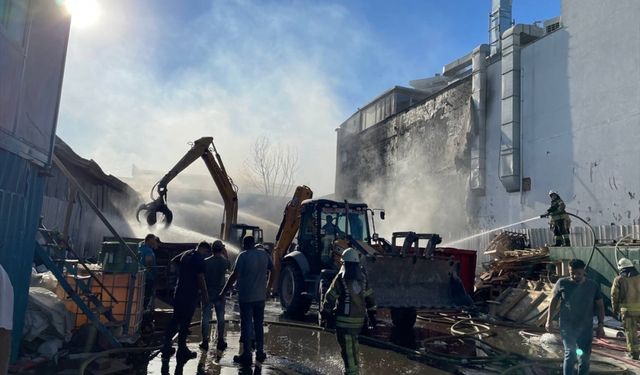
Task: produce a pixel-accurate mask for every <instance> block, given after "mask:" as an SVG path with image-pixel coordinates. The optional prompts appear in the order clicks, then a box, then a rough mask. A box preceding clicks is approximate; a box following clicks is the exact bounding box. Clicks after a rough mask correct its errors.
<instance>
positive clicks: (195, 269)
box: [162, 241, 211, 360]
mask: <svg viewBox="0 0 640 375" xmlns="http://www.w3.org/2000/svg"><path fill="white" fill-rule="evenodd" d="M210 252H211V245H209V243H208V242H206V241H202V242H200V243H199V244H198V247H197V248H195V249H192V250H187V251H185V252H183V253H181V254H178V255H177V256H176V257H174V258H173V259H172V260H171V262H174V263H177V264H178V267H179V275H178V283H177V284H176V289H175V292H174V295H173V316H172V317H171V321H169V324H168V326H167V329H166V330H165V336H164V347H163V348H162V358H163V359H165V360H168V359H169V358H170V357H171V355H172V354H173V353H174V352H175V350H174V349H173V348H172V344H171V341H172V340H173V335H175V334H176V332H178V353H177V356H178V359H183V360H184V359H190V358H195V357H196V356H197V354H196V353H195V352H192V351H190V350H189V348H187V336H188V335H189V325H190V324H191V318H192V317H193V313H194V312H195V310H196V306H197V303H198V290H199V291H200V295H201V297H202V303H203V304H204V305H207V304H209V293H208V292H207V284H206V281H205V278H204V273H205V269H206V267H205V263H204V257H205V256H207V255H208V254H209V253H210Z"/></svg>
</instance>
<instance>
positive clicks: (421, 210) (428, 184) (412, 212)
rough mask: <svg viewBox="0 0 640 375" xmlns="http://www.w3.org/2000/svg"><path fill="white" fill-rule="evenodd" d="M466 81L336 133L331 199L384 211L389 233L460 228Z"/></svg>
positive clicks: (465, 196) (463, 221)
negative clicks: (374, 121)
mask: <svg viewBox="0 0 640 375" xmlns="http://www.w3.org/2000/svg"><path fill="white" fill-rule="evenodd" d="M470 98H471V79H470V77H467V78H465V79H463V80H461V81H459V82H458V83H455V84H453V85H451V86H449V88H447V89H446V90H444V91H442V92H440V93H438V94H436V95H434V96H432V97H431V98H429V99H427V100H426V101H423V102H422V103H419V104H417V105H415V106H413V107H411V108H409V109H407V110H405V111H403V112H401V113H399V114H396V115H394V116H391V117H389V118H388V119H386V120H384V121H382V122H380V123H378V124H377V125H374V126H372V127H370V128H368V129H366V130H364V131H362V132H352V133H349V132H348V128H347V127H341V128H340V129H339V130H338V148H337V152H338V154H337V168H336V171H337V173H336V196H337V198H338V199H342V198H348V199H354V200H358V201H363V202H366V203H367V204H369V206H370V207H381V208H385V209H386V211H387V217H388V220H387V221H385V222H380V223H378V224H377V226H378V229H379V230H380V231H381V232H382V233H383V234H385V235H389V234H390V233H391V232H392V231H398V230H414V231H421V232H427V231H429V232H441V233H444V232H448V231H451V230H454V228H457V227H460V226H466V225H467V217H468V215H467V211H468V209H469V207H468V206H469V204H470V201H469V198H470V194H469V188H468V186H469V181H468V179H469V172H470V157H469V144H468V143H469V130H470V126H471V123H470V109H471V105H470Z"/></svg>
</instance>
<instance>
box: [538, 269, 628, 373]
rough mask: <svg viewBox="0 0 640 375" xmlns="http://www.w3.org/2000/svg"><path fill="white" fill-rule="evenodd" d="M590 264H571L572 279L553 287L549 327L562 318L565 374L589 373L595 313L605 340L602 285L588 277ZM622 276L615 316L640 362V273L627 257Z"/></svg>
mask: <svg viewBox="0 0 640 375" xmlns="http://www.w3.org/2000/svg"><path fill="white" fill-rule="evenodd" d="M585 268H586V264H585V263H584V262H583V261H582V260H580V259H573V260H571V261H570V262H569V277H563V278H560V279H559V280H558V281H557V282H556V284H555V285H554V287H553V292H552V300H551V303H550V304H549V309H548V312H547V321H546V325H545V327H546V328H547V330H549V331H552V330H553V326H552V320H553V319H554V317H555V316H556V315H559V323H560V336H561V337H562V343H563V346H564V361H563V374H564V375H570V374H573V373H574V366H575V364H576V362H578V374H580V375H583V374H588V373H589V359H590V357H591V343H592V340H593V333H594V329H593V313H594V311H595V313H596V317H597V326H596V329H595V334H596V337H598V338H602V337H604V302H603V297H602V292H601V291H600V286H599V285H598V284H597V283H596V282H595V281H593V280H591V279H588V278H586V277H585ZM618 270H619V275H618V276H617V277H616V278H615V279H614V280H613V283H612V286H611V307H612V311H613V314H614V315H615V316H617V317H618V318H619V319H620V320H621V321H622V323H623V327H624V332H625V337H626V341H627V351H628V356H629V357H630V358H631V359H634V360H638V359H639V356H640V340H639V339H638V327H637V326H638V322H639V321H640V273H638V270H637V269H636V267H635V265H634V264H633V262H632V261H631V260H629V259H627V258H621V259H620V260H619V261H618Z"/></svg>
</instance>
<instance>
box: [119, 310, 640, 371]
mask: <svg viewBox="0 0 640 375" xmlns="http://www.w3.org/2000/svg"><path fill="white" fill-rule="evenodd" d="M197 315H198V312H197V313H196V316H195V317H194V319H193V320H194V321H197V320H199V316H197ZM238 315H239V314H238V308H237V304H234V303H228V304H227V314H226V318H227V320H229V322H228V323H227V325H226V327H227V330H226V333H225V339H226V341H227V343H228V345H229V347H228V348H227V350H226V351H225V352H223V353H217V352H216V350H215V348H211V349H210V350H209V351H202V350H200V349H199V348H198V344H199V343H200V341H201V336H200V327H199V326H194V327H192V330H191V335H190V337H189V340H188V341H189V344H188V345H189V348H190V349H191V350H192V351H195V352H196V353H197V354H198V357H197V358H195V359H192V360H190V361H187V362H186V363H177V362H176V358H175V356H174V357H172V358H171V360H170V361H169V362H168V363H163V361H162V360H161V358H160V356H159V355H158V356H155V357H153V358H152V359H151V360H147V359H146V358H147V357H145V359H144V360H142V361H138V362H137V363H136V364H135V366H134V369H135V371H133V373H135V374H145V373H148V374H310V375H316V374H327V375H331V374H342V372H343V364H342V358H341V356H340V348H339V346H338V344H337V341H336V339H335V336H334V335H333V334H332V333H329V332H324V331H321V330H318V329H310V328H305V327H299V326H288V325H287V324H289V323H293V324H302V325H304V324H314V325H315V319H316V318H315V314H313V313H309V314H308V315H307V316H306V317H305V319H304V320H303V321H290V320H287V319H284V318H283V317H282V316H281V309H280V306H279V304H278V303H277V302H275V301H269V302H268V303H267V307H266V310H265V320H266V321H271V323H270V324H267V325H266V327H265V351H266V353H267V355H268V358H267V360H266V361H265V362H264V363H263V364H262V365H261V366H256V365H252V366H251V367H245V368H243V367H240V366H238V365H236V364H234V363H233V356H234V355H236V354H237V353H238V348H239V328H240V327H239V324H238V323H237V321H238ZM379 315H380V320H381V322H380V323H379V324H378V326H377V327H376V330H375V331H374V332H373V333H372V334H371V336H372V337H373V338H374V339H375V340H378V341H377V342H378V343H392V344H395V345H398V346H399V347H403V348H407V349H402V348H399V347H396V349H397V350H391V349H393V348H390V347H388V345H387V346H386V347H385V346H384V345H383V347H381V346H378V345H377V344H376V342H370V344H373V346H370V345H364V344H361V345H360V356H359V358H360V362H361V374H373V375H377V374H434V375H439V374H453V373H457V374H466V375H476V374H490V373H493V374H500V373H503V372H504V371H505V370H507V369H508V368H510V367H512V366H516V365H519V364H521V363H524V362H526V360H525V359H524V358H525V357H527V358H537V359H539V360H541V362H540V363H541V366H538V368H537V369H535V367H534V369H533V370H530V369H527V370H526V371H527V372H508V373H514V374H518V373H527V374H554V373H557V372H554V371H555V370H552V369H550V368H548V367H545V365H546V366H551V367H552V368H555V369H558V368H559V367H560V364H559V363H558V361H559V360H560V359H561V353H562V346H561V345H557V344H558V343H556V345H553V343H549V342H548V341H549V340H547V342H545V343H544V345H543V343H541V342H540V337H539V333H535V332H526V331H523V330H522V328H507V327H500V326H494V325H491V327H490V328H491V329H490V333H489V334H484V335H474V336H472V337H471V338H465V339H461V338H460V337H453V338H451V337H452V336H451V335H450V328H451V322H455V321H456V320H455V319H451V318H449V320H448V321H447V320H446V319H444V320H443V319H432V320H430V321H425V320H418V322H417V323H416V327H415V328H414V329H413V330H408V331H407V330H405V331H402V330H397V329H395V328H393V327H392V326H391V323H390V319H389V317H388V313H386V312H385V311H384V310H382V311H380V313H379ZM165 317H166V316H165ZM162 325H163V323H162V322H159V324H158V326H159V327H160V328H162ZM212 327H215V324H213V325H212ZM458 328H460V329H461V330H469V329H471V328H470V327H469V326H467V327H464V326H459V327H458ZM213 329H215V328H213ZM474 329H477V328H474ZM443 337H449V338H443ZM474 337H475V338H479V337H481V340H473V338H474ZM547 339H548V337H547ZM366 340H367V339H366V338H365V339H363V341H366ZM551 341H553V340H551ZM487 344H489V345H487ZM617 344H618V345H620V342H617ZM425 348H426V350H425ZM411 351H413V354H412V352H411ZM416 353H417V354H416ZM429 353H430V354H431V355H433V356H431V357H430V356H429V355H427V354H429ZM505 353H510V354H509V355H510V357H509V358H508V359H505V360H504V361H501V360H498V361H493V360H490V361H485V360H486V359H487V358H492V357H493V358H500V356H503V355H504V354H505ZM218 354H220V355H218ZM514 354H515V355H516V357H514V356H513V355H514ZM518 356H519V357H518ZM611 357H614V358H623V357H624V353H622V352H619V351H611V350H609V351H607V350H603V349H602V348H597V349H596V353H594V355H593V357H592V360H593V362H592V363H593V365H592V372H591V373H594V374H597V373H616V372H606V371H607V370H613V369H615V368H616V367H613V366H611V365H607V363H612V364H617V365H619V366H625V367H627V368H628V369H629V370H631V372H629V373H640V367H638V366H633V365H631V366H630V365H628V363H627V364H625V363H622V362H621V361H616V360H615V359H614V358H611ZM514 358H515V359H514ZM478 359H479V360H478ZM622 360H623V361H624V359H622ZM554 361H556V362H554ZM596 361H604V362H605V363H603V364H602V363H595V362H596ZM627 362H628V361H627ZM632 364H633V363H632ZM603 371H605V372H603ZM129 373H131V372H129ZM617 373H620V372H617Z"/></svg>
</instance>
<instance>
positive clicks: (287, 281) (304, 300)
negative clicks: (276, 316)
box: [278, 262, 311, 317]
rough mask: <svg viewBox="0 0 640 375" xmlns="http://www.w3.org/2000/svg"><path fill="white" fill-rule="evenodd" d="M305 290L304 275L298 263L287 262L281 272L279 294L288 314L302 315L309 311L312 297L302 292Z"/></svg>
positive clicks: (291, 315)
mask: <svg viewBox="0 0 640 375" xmlns="http://www.w3.org/2000/svg"><path fill="white" fill-rule="evenodd" d="M305 291H306V290H305V284H304V277H303V276H302V271H300V268H299V267H298V265H297V264H295V263H292V262H288V263H285V264H284V265H283V267H282V272H280V280H279V283H278V295H279V296H280V304H281V305H282V308H283V309H284V312H285V314H286V315H288V316H290V317H301V316H304V314H306V313H307V311H309V307H310V306H311V299H310V298H308V297H306V296H304V295H303V294H302V293H304V292H305Z"/></svg>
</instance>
